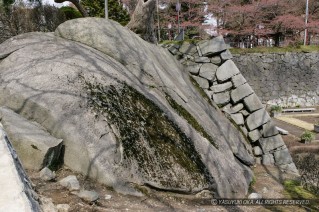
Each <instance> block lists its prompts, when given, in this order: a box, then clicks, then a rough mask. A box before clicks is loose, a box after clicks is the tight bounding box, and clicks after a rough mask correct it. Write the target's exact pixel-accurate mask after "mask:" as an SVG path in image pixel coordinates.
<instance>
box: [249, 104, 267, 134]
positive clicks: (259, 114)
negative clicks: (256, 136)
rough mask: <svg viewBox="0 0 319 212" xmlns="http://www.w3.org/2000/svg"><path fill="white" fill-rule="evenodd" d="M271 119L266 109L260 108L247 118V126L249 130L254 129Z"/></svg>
mask: <svg viewBox="0 0 319 212" xmlns="http://www.w3.org/2000/svg"><path fill="white" fill-rule="evenodd" d="M269 120H270V116H269V115H268V113H267V111H266V110H265V109H260V110H257V111H255V112H253V113H252V114H250V115H249V116H248V117H247V119H246V126H247V128H248V130H249V131H252V130H254V129H256V128H258V127H260V126H261V125H263V124H265V123H266V122H268V121H269Z"/></svg>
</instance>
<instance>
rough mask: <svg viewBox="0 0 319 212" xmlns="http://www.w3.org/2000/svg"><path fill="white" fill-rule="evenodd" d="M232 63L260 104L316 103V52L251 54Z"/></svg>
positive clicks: (318, 72)
mask: <svg viewBox="0 0 319 212" xmlns="http://www.w3.org/2000/svg"><path fill="white" fill-rule="evenodd" d="M233 60H234V62H235V63H236V65H237V66H238V68H239V69H240V70H241V72H242V74H243V75H244V77H245V78H246V80H247V81H248V83H249V84H250V85H251V86H252V87H253V89H254V91H255V92H256V94H257V96H258V97H259V98H260V99H261V101H262V102H263V103H269V104H277V105H281V106H297V105H300V106H313V105H318V104H319V83H318V82H319V53H318V52H311V53H304V52H300V53H291V52H290V53H289V52H288V53H271V54H266V53H265V54H260V53H258V54H257V53H251V54H244V55H234V58H233Z"/></svg>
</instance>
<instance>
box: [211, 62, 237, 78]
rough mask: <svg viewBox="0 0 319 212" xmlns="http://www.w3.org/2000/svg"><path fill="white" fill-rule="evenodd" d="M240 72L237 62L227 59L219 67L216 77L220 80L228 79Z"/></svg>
mask: <svg viewBox="0 0 319 212" xmlns="http://www.w3.org/2000/svg"><path fill="white" fill-rule="evenodd" d="M239 73H240V72H239V70H238V68H237V66H236V65H235V63H234V62H233V61H231V60H227V61H226V62H225V63H223V64H222V65H221V66H220V67H219V68H218V69H217V72H216V77H217V79H218V80H219V81H226V80H228V79H230V78H231V77H232V76H234V75H236V74H239Z"/></svg>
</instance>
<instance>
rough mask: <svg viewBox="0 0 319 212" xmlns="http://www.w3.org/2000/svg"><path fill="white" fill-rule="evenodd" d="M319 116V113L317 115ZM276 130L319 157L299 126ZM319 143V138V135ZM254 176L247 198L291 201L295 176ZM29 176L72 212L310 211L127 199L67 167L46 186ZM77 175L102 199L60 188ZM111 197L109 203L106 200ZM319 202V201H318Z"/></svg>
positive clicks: (260, 172) (263, 171)
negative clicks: (287, 185)
mask: <svg viewBox="0 0 319 212" xmlns="http://www.w3.org/2000/svg"><path fill="white" fill-rule="evenodd" d="M318 112H319V111H318ZM317 119H318V117H307V116H306V117H302V119H301V120H304V121H308V122H313V121H316V120H317ZM274 122H275V123H276V125H277V126H279V127H281V128H283V129H286V130H288V131H289V133H290V134H289V135H285V136H283V139H284V141H285V143H286V145H287V147H288V148H289V150H291V151H294V149H296V148H299V147H306V148H309V149H311V150H314V151H318V153H319V143H312V144H302V143H300V139H299V137H300V135H301V133H302V132H303V131H304V130H302V129H300V128H298V127H296V126H293V125H289V124H287V123H284V122H281V121H279V120H274ZM317 139H318V140H319V134H317ZM253 171H254V173H255V179H256V181H255V183H254V184H253V185H252V186H251V188H250V191H249V193H248V194H250V193H252V192H257V193H259V194H262V196H263V198H266V199H267V198H269V199H289V198H288V196H287V193H285V191H284V187H283V181H284V180H285V179H288V178H292V176H290V175H288V174H286V173H282V172H281V171H280V170H279V169H278V168H276V167H274V166H263V165H256V166H254V167H253ZM27 173H28V175H29V177H30V179H31V181H32V183H33V184H34V188H35V190H36V192H37V193H38V194H39V196H40V197H41V196H44V197H48V198H51V199H52V202H53V203H54V204H55V205H57V204H68V205H69V206H70V210H69V211H72V212H84V211H85V212H86V211H87V212H104V211H134V212H135V211H143V212H148V211H198V212H204V211H205V212H206V211H212V212H215V211H236V212H237V211H239V212H241V211H242V212H246V211H247V212H250V211H251V212H255V211H259V212H264V211H287V212H290V211H296V212H298V211H309V210H307V207H306V206H298V205H292V206H287V205H235V206H227V205H214V204H213V197H206V198H205V197H196V195H183V194H174V193H170V192H162V191H155V190H152V189H149V188H146V187H145V191H147V192H146V194H145V196H144V197H134V196H126V195H122V194H119V193H117V192H115V191H114V190H113V189H112V188H109V187H106V186H104V185H101V184H98V183H94V182H92V181H91V180H89V179H86V178H85V177H84V176H82V175H81V174H78V173H74V172H72V171H71V170H70V169H68V168H67V167H63V168H62V169H60V170H58V171H57V172H56V174H57V178H56V179H55V180H54V181H50V182H46V181H43V180H41V179H40V177H39V173H38V172H35V171H30V170H27ZM69 175H76V176H77V178H78V180H79V181H80V184H81V188H82V189H86V190H94V191H96V192H98V193H99V195H100V199H99V200H98V201H96V202H94V203H88V202H84V201H83V200H81V199H80V198H79V197H77V196H76V195H73V194H71V192H69V191H68V190H67V189H65V188H63V187H62V186H60V185H59V183H58V181H59V180H60V179H62V178H64V177H66V176H69ZM108 195H110V196H111V198H110V199H106V198H105V197H106V196H108ZM318 202H319V200H318ZM318 211H319V210H318Z"/></svg>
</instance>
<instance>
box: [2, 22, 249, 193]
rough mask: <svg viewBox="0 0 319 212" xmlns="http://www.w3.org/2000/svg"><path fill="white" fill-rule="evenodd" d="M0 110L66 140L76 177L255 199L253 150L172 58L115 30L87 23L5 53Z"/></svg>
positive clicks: (10, 44) (34, 36)
mask: <svg viewBox="0 0 319 212" xmlns="http://www.w3.org/2000/svg"><path fill="white" fill-rule="evenodd" d="M0 58H2V61H1V63H0V80H1V84H0V105H1V106H7V107H8V108H10V109H12V110H14V111H15V112H17V113H19V114H20V115H22V116H23V117H25V118H27V119H30V120H33V121H36V122H38V123H40V124H41V125H42V126H43V127H44V128H45V129H46V130H47V131H48V132H49V133H50V134H51V135H53V136H55V137H56V138H58V139H63V142H64V145H65V157H64V162H65V164H66V165H67V166H69V167H70V168H71V169H73V170H75V171H78V172H81V173H82V174H84V175H86V176H89V177H91V178H94V179H96V180H97V181H99V182H102V183H105V184H107V185H110V186H113V187H114V188H115V189H116V188H123V186H129V185H131V184H132V183H133V184H136V185H147V186H150V187H155V188H159V189H163V190H170V191H179V192H198V191H201V190H205V189H210V190H211V191H212V192H213V193H214V195H215V196H216V197H225V198H240V197H244V196H245V195H246V194H247V191H248V187H249V182H250V180H251V179H252V172H251V170H250V168H249V166H251V165H253V163H254V158H253V156H252V150H251V147H250V146H249V145H248V144H247V143H246V141H245V139H244V138H243V136H242V135H241V133H239V132H238V130H237V129H236V128H235V127H234V126H233V125H232V124H231V123H230V122H229V121H228V120H227V119H226V118H225V117H224V116H223V115H222V113H221V112H220V111H219V110H218V109H216V108H214V107H213V106H212V105H211V104H210V102H207V101H206V100H205V99H204V98H203V97H202V96H201V95H199V94H198V91H197V89H196V88H195V87H193V85H192V81H191V80H190V78H189V76H188V73H186V72H184V71H183V68H182V66H181V65H180V64H179V62H178V61H176V60H175V59H174V58H173V57H172V56H170V55H169V53H168V52H166V51H165V50H164V49H162V48H160V47H157V46H156V45H153V44H149V43H147V42H145V41H143V40H142V39H141V38H139V37H138V36H137V35H136V34H134V33H133V32H131V31H129V30H128V29H126V28H124V27H122V26H121V25H119V24H118V23H116V22H113V21H109V20H105V19H98V18H82V19H76V20H72V21H67V22H65V23H63V24H62V25H60V26H59V27H58V28H57V30H56V32H55V36H53V35H52V34H51V33H29V34H23V35H20V36H17V37H14V38H11V39H9V40H7V41H6V42H4V43H2V45H1V46H0Z"/></svg>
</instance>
